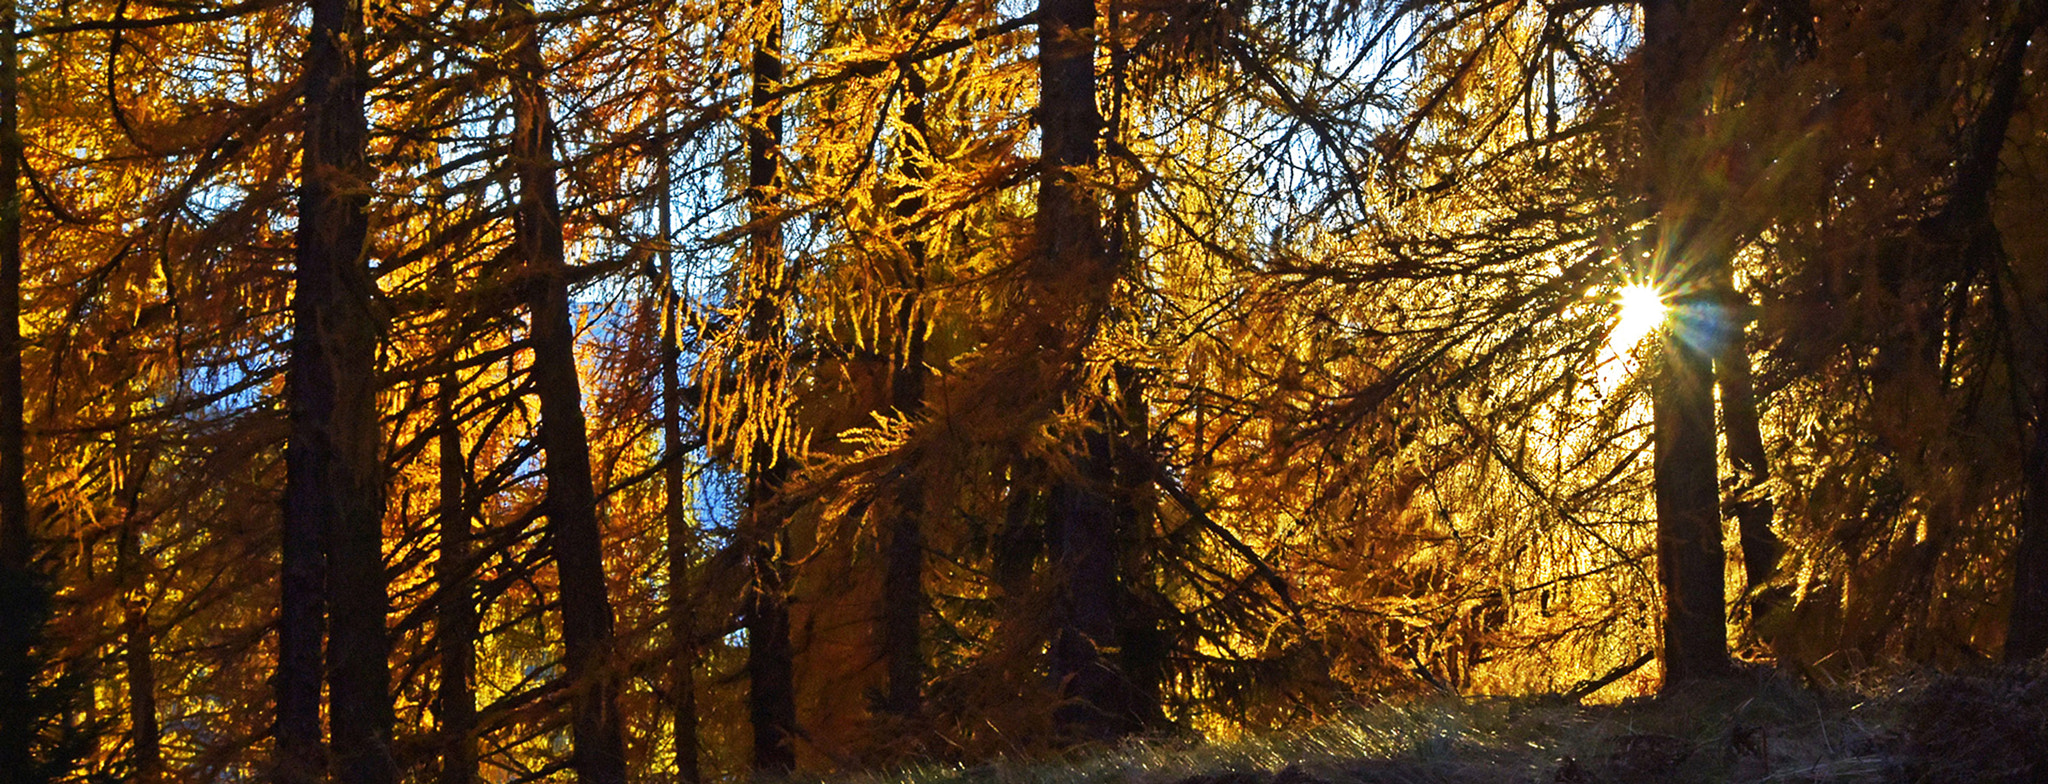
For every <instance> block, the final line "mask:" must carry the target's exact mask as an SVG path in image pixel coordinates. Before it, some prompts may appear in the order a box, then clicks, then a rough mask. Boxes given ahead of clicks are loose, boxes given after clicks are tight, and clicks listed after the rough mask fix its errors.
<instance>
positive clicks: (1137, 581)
mask: <svg viewBox="0 0 2048 784" xmlns="http://www.w3.org/2000/svg"><path fill="white" fill-rule="evenodd" d="M1119 201H1121V199H1120V200H1119ZM1119 215H1120V216H1122V215H1124V213H1123V212H1122V210H1119ZM1119 234H1121V232H1119ZM1121 244H1122V242H1121V237H1118V238H1117V239H1116V241H1114V242H1112V245H1118V246H1121ZM1114 373H1115V378H1116V394H1117V395H1118V398H1117V411H1116V422H1115V423H1114V424H1115V429H1114V430H1113V431H1112V432H1113V433H1115V437H1114V439H1113V441H1112V444H1113V445H1114V448H1115V459H1114V464H1113V466H1112V468H1113V470H1114V471H1115V475H1116V489H1115V492H1114V493H1113V498H1114V499H1115V503H1116V518H1117V529H1118V531H1119V536H1118V538H1119V539H1120V540H1122V542H1123V544H1122V545H1121V546H1120V548H1119V549H1120V550H1121V554H1122V561H1121V562H1120V563H1119V564H1118V570H1119V572H1120V577H1121V579H1122V581H1123V586H1122V588H1123V597H1122V602H1123V606H1122V607H1121V608H1120V612H1119V614H1118V618H1117V641H1118V643H1119V646H1118V648H1117V651H1118V657H1117V667H1118V669H1119V670H1120V671H1121V673H1122V675H1123V678H1124V680H1125V681H1126V682H1127V684H1128V686H1127V688H1128V690H1129V691H1128V699H1129V706H1130V716H1129V721H1130V722H1132V723H1133V724H1134V728H1135V729H1145V728H1150V727H1164V726H1166V713H1165V710H1164V709H1163V707H1162V704H1161V694H1162V690H1163V689H1164V687H1165V684H1166V664H1167V656H1168V653H1169V649H1170V646H1171V644H1172V643H1171V641H1170V640H1169V639H1168V638H1167V634H1166V631H1165V630H1164V629H1162V628H1161V627H1160V623H1161V621H1162V616H1163V614H1164V611H1165V610H1166V607H1167V602H1166V601H1165V599H1164V597H1161V596H1159V595H1158V593H1157V591H1155V590H1154V589H1152V588H1151V586H1149V585H1144V584H1142V580H1141V578H1142V576H1143V575H1146V574H1148V573H1149V568H1148V567H1147V559H1148V557H1149V556H1150V555H1151V553H1152V551H1153V547H1152V545H1153V544H1154V543H1153V542H1151V541H1149V539H1150V537H1151V536H1152V532H1153V526H1154V521H1155V516H1156V515H1157V514H1158V501H1157V497H1156V495H1155V493H1154V486H1153V484H1152V481H1151V476H1152V472H1151V470H1150V466H1151V464H1152V463H1151V460H1152V458H1151V455H1150V454H1148V452H1147V451H1146V450H1148V449H1150V448H1151V447H1150V444H1151V425H1152V423H1151V415H1150V408H1149V406H1148V405H1147V404H1146V402H1145V381H1144V378H1143V376H1142V375H1141V374H1140V373H1139V371H1138V369H1137V368H1134V367H1132V366H1130V365H1128V364H1123V363H1118V364H1117V366H1116V368H1115V370H1114Z"/></svg>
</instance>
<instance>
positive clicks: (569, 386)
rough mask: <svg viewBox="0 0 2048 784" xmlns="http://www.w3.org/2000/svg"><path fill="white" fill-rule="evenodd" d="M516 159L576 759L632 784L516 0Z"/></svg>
mask: <svg viewBox="0 0 2048 784" xmlns="http://www.w3.org/2000/svg"><path fill="white" fill-rule="evenodd" d="M508 10H509V12H510V16H511V21H512V30H513V41H512V46H513V51H512V56H513V60H514V62H515V63H517V65H518V68H519V73H518V74H517V75H515V76H514V77H513V79H512V100H513V120H512V123H513V130H512V160H513V165H514V166H515V167H517V171H518V175H519V206H518V212H517V213H516V215H515V220H514V231H515V234H516V243H517V245H518V250H519V256H520V258H521V260H522V261H523V262H524V263H525V266H526V280H525V285H526V286H528V287H529V292H530V300H529V301H528V302H527V307H528V310H529V311H530V312H531V314H532V319H533V323H532V331H531V334H530V336H529V341H530V342H531V343H532V345H533V371H532V372H533V386H534V392H535V394H536V395H538V396H539V397H540V433H539V435H540V446H541V451H542V452H543V453H544V454H545V455H546V467H545V469H544V473H545V475H546V477H547V487H548V490H547V500H546V510H547V517H548V537H547V538H548V541H549V545H550V554H551V555H552V556H553V558H554V561H555V569H556V574H557V577H558V580H559V583H560V586H561V593H562V596H561V607H562V646H563V648H564V649H565V650H564V656H563V661H562V663H563V671H562V677H563V678H564V680H565V681H566V683H567V684H568V687H569V703H570V708H569V710H570V737H571V740H572V742H573V743H574V750H573V751H572V752H571V764H572V765H573V766H574V767H575V769H576V777H577V779H578V780H580V781H582V782H585V784H623V782H625V780H626V741H625V734H624V731H623V729H622V728H621V726H620V725H621V717H620V715H619V705H618V696H619V688H620V683H621V678H620V675H619V671H618V667H617V662H616V661H614V655H615V651H614V650H613V648H614V641H613V636H614V631H613V624H614V620H613V616H612V603H611V597H610V595H609V593H608V589H607V588H606V585H605V578H604V536H603V532H602V530H601V529H600V528H599V526H598V521H597V492H596V490H595V488H594V487H593V483H592V479H591V469H590V441H589V435H588V434H587V433H586V432H585V430H584V423H583V392H582V388H581V387H580V385H579V381H578V380H577V377H576V335H575V331H574V328H573V326H572V325H571V323H570V314H569V282H568V269H567V263H566V262H565V261H564V257H563V247H562V206H561V202H560V197H559V196H558V195H557V193H556V190H555V188H556V186H555V160H554V122H553V119H552V118H551V117H550V115H549V110H548V98H547V91H546V90H545V88H543V87H542V86H541V83H540V79H541V78H542V76H543V75H545V74H546V68H545V66H544V65H543V63H542V61H541V39H540V24H539V22H538V20H536V19H535V17H534V12H533V6H532V4H531V3H530V2H529V0H511V2H510V3H509V8H508Z"/></svg>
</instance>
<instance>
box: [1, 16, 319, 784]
mask: <svg viewBox="0 0 2048 784" xmlns="http://www.w3.org/2000/svg"><path fill="white" fill-rule="evenodd" d="M18 22H19V16H18V12H17V10H16V8H15V4H14V0H0V770H9V771H23V774H22V775H23V777H24V778H25V779H26V778H29V777H30V775H31V774H29V773H27V771H31V770H33V769H34V748H33V747H34V742H35V724H36V719H37V717H36V715H35V710H34V708H33V707H32V706H31V702H30V699H29V696H30V690H31V684H32V683H34V681H35V671H36V666H35V663H34V653H33V649H34V647H35V643H36V640H37V638H38V637H39V636H40V635H41V633H42V627H43V621H44V616H45V615H46V613H47V610H46V609H45V599H44V596H43V592H42V586H41V584H40V581H39V580H38V579H37V577H36V575H35V572H34V560H33V558H32V556H31V554H30V550H31V547H30V541H29V535H30V526H29V509H28V489H27V473H26V471H27V432H26V428H25V427H24V426H23V420H22V386H21V186H20V182H19V180H20V176H21V163H20V159H19V156H20V155H21V128H20V123H19V120H18V116H19V115H18V113H17V112H18V110H17V105H18V104H19V103H20V97H21V95H20V82H19V78H20V77H19V75H18V73H17V71H18V70H19V66H20V59H21V58H20V55H19V53H18V52H17V50H16V46H15V25H16V24H17V23H18ZM315 677H318V674H317V673H315Z"/></svg>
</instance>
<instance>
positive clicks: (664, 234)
mask: <svg viewBox="0 0 2048 784" xmlns="http://www.w3.org/2000/svg"><path fill="white" fill-rule="evenodd" d="M661 131H662V133H661V136H662V139H663V140H664V141H663V144H664V145H666V144H667V141H666V140H667V138H668V123H667V121H666V120H664V121H663V122H662V126H661ZM656 167H657V174H656V179H658V180H660V182H661V193H660V199H661V200H660V202H659V203H657V204H656V206H655V211H656V213H657V215H658V217H659V222H660V230H661V243H662V244H661V313H662V319H661V439H662V440H661V456H662V461H663V465H662V470H661V477H662V524H663V530H662V534H663V537H664V539H665V541H666V542H667V550H668V572H667V577H668V608H667V609H668V629H669V642H670V644H671V645H673V646H674V647H675V651H674V654H673V656H674V659H673V660H672V661H671V662H670V664H669V694H670V697H669V700H670V705H669V709H670V712H671V716H672V717H673V719H674V733H675V758H676V781H677V782H678V784H698V782H700V781H703V779H704V773H703V770H702V768H701V766H700V763H699V762H698V759H697V758H698V756H699V754H700V752H699V749H698V742H697V659H698V654H697V606H696V596H695V594H694V592H693V591H692V590H691V585H690V560H691V559H692V558H694V557H696V552H697V530H696V529H695V528H694V527H692V526H691V525H690V519H689V515H688V509H689V495H688V491H687V490H686V489H685V487H684V486H683V452H684V450H685V449H686V447H685V446H684V444H683V380H682V365H683V348H682V343H681V339H682V336H681V335H680V334H678V329H677V322H678V321H679V320H680V319H681V318H682V314H681V310H682V297H681V296H680V295H678V294H677V293H676V267H675V254H674V251H673V250H672V248H671V243H672V242H673V241H674V227H673V225H672V220H673V219H672V217H671V216H670V214H669V200H670V199H671V198H673V196H674V192H675V191H674V182H673V180H672V179H671V176H672V175H671V173H670V172H671V170H670V168H669V150H668V148H667V147H666V146H664V147H662V150H661V159H660V160H659V161H657V162H656Z"/></svg>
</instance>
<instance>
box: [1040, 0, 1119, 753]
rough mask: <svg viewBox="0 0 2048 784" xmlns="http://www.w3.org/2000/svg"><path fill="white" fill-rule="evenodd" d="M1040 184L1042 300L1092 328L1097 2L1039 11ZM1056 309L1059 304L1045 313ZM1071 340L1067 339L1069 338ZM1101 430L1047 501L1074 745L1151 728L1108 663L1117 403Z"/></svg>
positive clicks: (1096, 280)
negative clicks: (1077, 314) (1064, 307)
mask: <svg viewBox="0 0 2048 784" xmlns="http://www.w3.org/2000/svg"><path fill="white" fill-rule="evenodd" d="M1038 14H1039V23H1038V48H1039V58H1038V74H1039V102H1038V120H1039V129H1040V147H1041V153H1040V155H1041V158H1040V164H1039V165H1040V174H1039V187H1038V205H1037V206H1038V213H1037V217H1036V222H1035V229H1036V232H1035V233H1036V238H1037V241H1038V250H1039V255H1038V257H1037V258H1036V259H1035V260H1034V261H1035V262H1036V265H1037V268H1036V269H1035V270H1034V271H1033V272H1034V275H1033V277H1034V279H1035V281H1036V282H1037V283H1038V285H1039V289H1040V291H1039V292H1038V293H1039V295H1040V296H1041V297H1044V298H1046V299H1047V300H1052V301H1065V300H1070V299H1076V300H1077V301H1078V304H1079V305H1080V306H1081V308H1083V309H1084V310H1083V311H1081V316H1082V318H1080V319H1078V323H1081V324H1084V325H1085V324H1092V323H1093V321H1094V318H1095V315H1096V314H1099V313H1100V312H1101V308H1102V307H1103V306H1105V305H1106V303H1107V302H1108V301H1109V295H1110V289H1111V288H1112V287H1113V286H1114V281H1115V277H1114V271H1113V269H1112V265H1111V263H1110V259H1109V253H1108V248H1107V241H1106V237H1105V235H1104V232H1103V227H1102V211H1101V207H1100V205H1098V204H1097V203H1096V198H1095V194H1094V193H1093V192H1092V191H1091V190H1090V189H1089V188H1088V186H1087V185H1086V184H1085V183H1084V182H1083V181H1082V180H1081V177H1080V170H1086V169H1089V168H1092V167H1093V166H1095V164H1096V161H1097V159H1098V157H1099V156H1098V154H1097V150H1096V142H1097V138H1098V137H1100V136H1101V134H1102V128H1103V121H1102V114H1101V112H1100V111H1099V110H1098V109H1097V107H1096V102H1095V49H1096V42H1095V23H1096V12H1095V3H1094V0H1043V1H1042V2H1041V3H1040V4H1039V8H1038ZM1034 304H1035V305H1036V306H1038V307H1041V308H1045V307H1048V306H1050V305H1051V304H1052V302H1050V301H1040V302H1037V303H1034ZM1062 332H1064V333H1065V334H1060V333H1062ZM1047 333H1048V334H1050V335H1057V336H1058V339H1059V340H1061V342H1062V345H1060V346H1058V348H1059V349H1061V352H1062V353H1063V354H1065V355H1066V356H1067V357H1069V358H1070V361H1075V362H1078V361H1080V352H1079V351H1078V350H1077V349H1078V347H1079V346H1080V345H1082V344H1084V343H1085V342H1086V340H1087V338H1088V335H1086V334H1084V333H1080V332H1078V331H1075V328H1074V327H1073V326H1071V324H1069V325H1067V326H1064V327H1063V328H1056V329H1052V330H1047ZM1088 405H1089V408H1090V410H1091V411H1093V415H1091V416H1090V417H1089V418H1088V419H1089V420H1090V421H1091V422H1093V423H1094V424H1095V427H1093V428H1091V429H1089V430H1088V431H1087V432H1086V433H1084V434H1082V435H1081V436H1080V437H1079V438H1078V443H1075V444H1072V445H1071V446H1070V450H1071V454H1070V458H1071V463H1072V465H1073V467H1074V469H1075V471H1074V473H1073V474H1072V475H1070V476H1067V477H1063V478H1061V479H1060V480H1058V481H1057V482H1056V483H1055V484H1054V486H1053V487H1052V489H1051V493H1050V495H1049V497H1048V499H1047V501H1048V503H1047V510H1046V511H1047V526H1046V528H1047V539H1048V540H1049V542H1050V544H1051V545H1052V553H1051V555H1052V559H1053V569H1054V575H1055V580H1056V581H1057V585H1058V588H1057V589H1056V590H1057V592H1058V593H1057V600H1056V601H1055V603H1054V612H1055V613H1056V614H1057V617H1056V619H1055V624H1054V625H1055V630H1054V633H1053V640H1052V646H1051V654H1052V662H1051V664H1052V677H1053V679H1054V681H1055V682H1056V683H1058V684H1059V688H1060V696H1061V698H1062V702H1061V705H1060V707H1059V708H1058V709H1056V711H1055V714H1054V717H1053V719H1054V723H1055V724H1056V725H1058V727H1059V731H1060V732H1061V734H1062V735H1064V736H1065V737H1066V738H1068V739H1069V740H1078V741H1099V740H1109V739H1112V738H1115V737H1117V736H1120V735H1124V734H1128V733H1130V732H1133V731H1136V730H1137V729H1139V727H1138V726H1137V722H1135V721H1133V716H1134V715H1135V707H1136V706H1135V705H1134V704H1133V700H1132V695H1131V694H1130V692H1131V688H1130V684H1129V683H1128V682H1127V681H1126V679H1125V678H1124V676H1123V674H1122V673H1120V672H1118V671H1117V669H1116V667H1115V665H1114V663H1113V662H1112V661H1111V660H1110V659H1109V658H1107V657H1106V656H1105V655H1104V651H1106V650H1116V649H1118V647H1119V646H1118V631H1119V625H1120V620H1121V618H1122V612H1123V608H1122V604H1123V601H1122V599H1123V594H1122V592H1121V588H1120V586H1119V585H1118V580H1117V566H1118V562H1119V547H1118V545H1119V542H1118V537H1117V513H1116V512H1117V510H1116V505H1115V503H1114V501H1113V499H1112V498H1111V492H1112V490H1113V489H1114V487H1115V466H1114V464H1113V462H1112V460H1113V458H1112V452H1111V447H1110V438H1111V436H1110V433H1109V431H1108V429H1107V428H1108V427H1109V424H1108V423H1109V421H1110V420H1113V419H1114V418H1115V417H1114V415H1113V414H1111V413H1110V412H1109V411H1108V410H1107V406H1108V404H1107V403H1106V402H1103V401H1100V400H1096V401H1092V402H1091V403H1089V404H1088Z"/></svg>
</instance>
